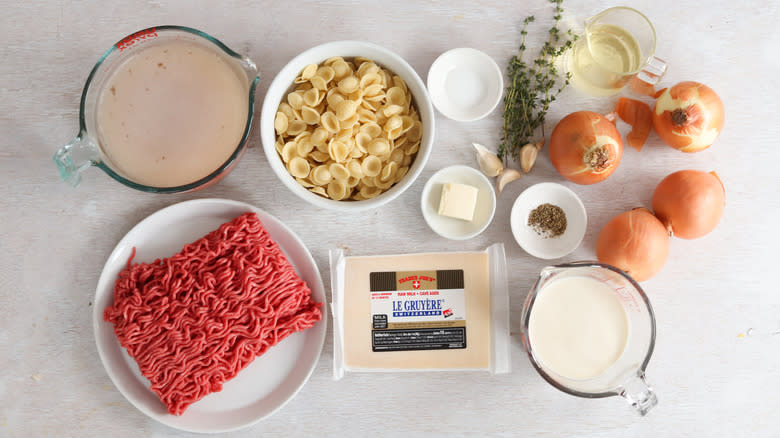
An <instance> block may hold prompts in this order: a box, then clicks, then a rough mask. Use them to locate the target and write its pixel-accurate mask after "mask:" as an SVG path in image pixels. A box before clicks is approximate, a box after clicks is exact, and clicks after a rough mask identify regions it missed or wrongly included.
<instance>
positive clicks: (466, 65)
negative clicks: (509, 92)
mask: <svg viewBox="0 0 780 438" xmlns="http://www.w3.org/2000/svg"><path fill="white" fill-rule="evenodd" d="M503 91H504V77H503V76H502V74H501V69H500V68H498V64H496V61H494V60H493V58H491V57H490V56H488V55H487V54H486V53H484V52H480V51H479V50H476V49H470V48H466V47H461V48H458V49H452V50H449V51H447V52H444V53H443V54H441V55H440V56H439V57H438V58H436V61H434V62H433V64H432V65H431V68H430V70H428V93H430V95H431V100H432V101H433V105H434V106H435V107H436V109H438V110H439V112H440V113H442V114H444V115H445V116H446V117H448V118H450V119H453V120H457V121H459V122H471V121H474V120H479V119H481V118H483V117H485V116H487V115H488V114H490V112H491V111H493V109H494V108H495V107H496V105H498V102H500V101H501V94H502V93H503Z"/></svg>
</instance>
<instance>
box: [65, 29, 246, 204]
mask: <svg viewBox="0 0 780 438" xmlns="http://www.w3.org/2000/svg"><path fill="white" fill-rule="evenodd" d="M174 40H176V41H184V42H187V43H193V44H197V45H198V47H203V48H204V49H206V50H209V51H210V52H213V53H214V55H215V56H217V57H219V58H221V59H222V60H224V61H225V63H227V64H228V65H229V66H230V69H231V70H235V73H236V75H238V78H239V80H240V81H243V80H246V84H243V83H242V87H245V88H246V90H247V96H246V105H248V113H247V119H246V123H245V124H244V125H243V126H244V127H243V135H241V137H240V141H238V142H237V144H236V145H235V149H234V150H233V149H231V150H232V153H230V155H229V157H228V158H227V159H226V160H224V162H222V158H220V159H219V162H221V163H222V164H221V165H218V166H214V167H216V168H214V167H210V168H209V169H208V170H206V171H205V172H201V173H200V174H199V176H197V177H193V179H194V180H190V181H188V182H187V183H176V184H175V185H174V186H162V185H161V186H153V185H149V184H145V183H143V182H139V181H138V180H134V179H133V178H132V177H129V176H128V174H127V172H123V170H122V169H120V168H119V166H117V165H116V164H114V163H112V160H111V158H110V156H109V154H108V153H107V152H106V149H105V144H104V140H103V138H102V137H103V136H102V135H101V133H100V132H101V130H100V129H99V117H98V106H99V104H100V99H101V96H102V94H103V92H104V90H106V87H107V83H108V82H109V80H110V79H111V78H112V75H113V74H114V73H115V72H117V70H118V69H119V68H121V66H122V65H123V64H124V63H125V62H126V61H127V60H128V59H130V58H131V57H133V56H134V55H135V54H136V53H138V52H139V51H140V50H143V49H144V48H148V47H153V46H154V45H159V44H165V43H170V42H172V41H174ZM190 54H191V53H190ZM161 67H163V68H164V66H162V65H161ZM259 80H260V77H259V73H258V69H257V66H256V65H255V63H254V62H252V60H250V59H249V58H247V57H245V56H241V55H239V54H238V53H236V52H234V51H232V50H231V49H230V48H228V47H227V46H226V45H224V44H223V43H222V42H220V41H219V40H217V39H216V38H214V37H212V36H210V35H208V34H206V33H204V32H201V31H199V30H196V29H192V28H188V27H182V26H157V27H152V28H148V29H144V30H141V31H138V32H135V33H133V34H131V35H128V36H127V37H125V38H123V39H121V40H120V41H119V42H117V43H116V44H114V45H113V46H112V47H111V48H110V49H108V51H107V52H106V53H105V54H104V55H103V56H102V57H101V58H100V60H99V61H98V62H97V64H95V66H94V68H93V69H92V71H91V72H90V74H89V77H88V78H87V81H86V84H85V85H84V90H83V92H82V95H81V108H80V112H79V133H78V135H76V137H75V138H74V139H73V140H72V141H71V142H70V143H68V144H67V145H65V146H63V147H62V148H60V149H59V150H58V151H57V153H56V154H55V155H54V157H53V159H54V162H55V163H56V165H57V167H58V169H59V172H60V176H61V177H62V179H63V180H64V181H66V182H68V183H69V184H71V185H73V186H74V187H75V186H78V184H79V183H80V181H81V172H83V171H84V170H86V169H87V168H89V167H91V166H96V167H98V168H100V169H101V170H103V171H104V172H106V173H107V174H108V175H109V176H111V177H112V178H114V179H115V180H117V181H119V182H120V183H122V184H124V185H126V186H128V187H131V188H134V189H137V190H142V191H146V192H155V193H176V192H187V191H192V190H196V189H200V188H203V187H206V186H208V185H211V184H213V183H215V182H217V181H219V180H220V179H221V178H222V177H224V176H225V175H226V174H227V173H229V172H230V170H232V168H233V167H234V166H235V164H236V163H237V161H238V160H239V159H240V157H241V156H242V154H243V152H244V149H245V146H246V142H247V139H248V138H249V130H250V127H251V125H252V118H253V112H254V100H255V96H254V94H255V88H256V87H257V84H258V82H259ZM148 90H149V88H147V91H148ZM112 91H113V90H112ZM242 105H243V104H242ZM241 111H242V112H243V111H244V109H243V108H241ZM240 123H243V121H241V122H240ZM196 125H197V121H193V122H191V126H192V127H193V128H194V127H195V126H196ZM235 132H236V133H237V132H238V131H237V130H236V131H235ZM231 148H232V143H231ZM162 159H163V160H164V159H165V156H164V155H163V156H162ZM211 169H213V171H211ZM209 172H210V173H209Z"/></svg>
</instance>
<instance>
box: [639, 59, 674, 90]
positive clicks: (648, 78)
mask: <svg viewBox="0 0 780 438" xmlns="http://www.w3.org/2000/svg"><path fill="white" fill-rule="evenodd" d="M668 67H669V65H668V64H667V63H666V61H664V60H663V59H661V58H658V57H656V56H651V57H650V59H648V60H647V63H646V64H645V66H644V68H642V71H640V72H639V74H637V76H636V77H637V78H638V79H641V80H642V81H644V82H647V83H648V84H650V85H655V84H657V83H658V81H660V80H661V78H663V77H664V74H665V73H666V69H667V68H668Z"/></svg>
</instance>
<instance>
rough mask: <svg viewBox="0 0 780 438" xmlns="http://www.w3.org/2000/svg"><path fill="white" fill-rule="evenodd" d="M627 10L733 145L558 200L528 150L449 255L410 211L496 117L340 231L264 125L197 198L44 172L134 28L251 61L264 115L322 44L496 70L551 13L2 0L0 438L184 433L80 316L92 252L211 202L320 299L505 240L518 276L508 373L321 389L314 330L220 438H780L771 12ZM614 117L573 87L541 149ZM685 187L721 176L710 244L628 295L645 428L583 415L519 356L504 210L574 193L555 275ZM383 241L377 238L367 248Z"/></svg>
mask: <svg viewBox="0 0 780 438" xmlns="http://www.w3.org/2000/svg"><path fill="white" fill-rule="evenodd" d="M582 3H583V2H573V1H572V2H567V3H566V4H564V6H565V8H566V13H565V18H566V20H569V21H571V22H578V21H581V20H582V19H584V18H585V17H587V16H589V15H590V14H592V13H594V12H597V11H598V10H600V9H603V8H605V7H607V6H610V5H612V3H604V2H595V1H594V2H588V3H587V4H582ZM624 3H625V4H628V5H631V6H633V7H635V8H637V9H639V10H642V11H644V12H646V13H647V15H648V16H649V17H650V18H651V20H652V21H653V22H654V23H655V26H656V29H657V32H658V35H659V41H658V53H659V56H660V57H662V58H664V59H666V60H668V61H669V63H670V64H671V67H670V69H669V72H668V74H667V76H666V78H665V80H664V81H663V83H664V84H666V85H670V84H673V83H676V82H678V81H681V80H689V79H694V80H698V81H701V82H703V83H706V84H708V85H710V86H711V87H712V88H714V89H715V90H716V91H717V92H718V93H719V95H720V96H721V98H722V99H723V102H724V103H725V107H726V125H725V128H724V130H723V133H722V134H721V136H720V137H719V138H718V140H717V142H716V143H715V145H714V146H713V147H711V148H710V149H708V150H706V151H704V152H700V153H697V154H683V153H681V152H677V151H675V150H673V149H671V148H669V147H666V146H664V145H662V144H661V142H660V140H659V139H658V137H657V136H655V134H653V135H652V136H651V137H650V140H649V144H648V145H647V146H646V147H645V149H644V150H643V151H642V152H641V153H640V152H637V151H635V150H633V149H631V148H626V150H625V153H624V156H623V161H622V162H621V164H620V167H619V169H618V170H617V172H616V173H615V174H614V175H613V176H612V177H611V178H610V179H608V180H607V181H606V182H603V183H600V184H597V185H595V186H577V185H575V184H571V183H568V182H566V181H563V180H562V178H560V177H559V176H558V175H557V173H556V172H555V170H554V169H553V168H552V166H551V164H550V161H549V158H548V155H547V154H546V152H544V153H542V154H541V156H540V158H539V160H538V164H537V165H536V168H535V169H534V170H533V172H532V173H531V174H530V175H528V176H525V177H523V179H522V180H521V181H519V182H516V183H513V184H512V185H510V186H509V187H508V188H507V190H506V192H505V193H503V194H502V195H501V197H500V199H499V203H498V208H497V211H496V216H495V219H494V220H493V223H492V224H491V225H490V227H489V228H488V230H487V231H486V232H485V233H484V234H482V235H480V236H479V237H477V238H474V239H471V240H468V241H465V242H462V243H457V242H453V241H448V240H445V239H443V238H441V237H438V236H437V235H435V234H434V233H433V232H431V230H429V229H428V227H427V225H426V224H425V222H424V220H423V218H422V215H421V213H420V206H419V198H420V192H421V190H422V187H423V184H424V182H425V180H426V179H427V178H428V177H430V175H432V174H433V173H434V172H435V171H436V170H438V169H441V168H442V167H445V166H447V165H450V164H468V165H472V166H475V165H476V162H475V159H474V153H473V149H472V148H471V146H470V143H471V142H472V141H478V142H481V143H483V144H486V145H492V146H494V145H496V144H497V143H498V141H499V137H500V126H501V111H500V109H499V110H496V111H495V112H494V113H492V114H491V115H490V116H489V117H488V118H486V119H484V120H481V121H478V122H473V123H459V122H454V121H450V120H447V119H445V118H444V117H443V116H441V115H440V114H438V113H437V120H436V121H437V127H436V128H437V129H436V140H435V149H434V151H433V153H432V155H431V159H430V161H429V163H428V165H427V166H426V168H425V169H424V171H423V173H422V175H421V176H420V178H419V180H418V181H416V183H415V184H414V185H413V186H412V187H411V188H410V189H409V190H408V191H407V192H406V193H404V194H403V195H402V196H400V197H399V198H398V199H396V200H395V201H393V202H392V203H391V204H389V206H387V207H386V208H381V209H378V210H375V211H370V212H368V213H361V214H354V215H343V214H336V213H333V212H330V211H324V210H319V209H316V208H314V207H310V206H308V205H301V203H300V202H299V200H298V199H297V198H294V197H293V195H291V193H290V192H289V191H288V190H287V189H286V188H284V187H283V186H282V185H281V184H280V183H279V182H278V180H277V178H276V176H274V175H273V174H272V172H271V170H270V167H269V166H268V163H267V162H266V159H265V156H264V155H263V153H262V149H261V147H260V137H259V133H260V130H259V129H258V127H257V126H255V129H254V130H253V132H252V137H251V139H250V148H249V150H248V151H247V153H246V154H245V156H244V158H243V160H242V161H241V162H240V163H239V164H238V166H237V168H236V169H235V170H234V171H233V173H231V174H230V175H229V176H228V177H227V178H226V179H225V180H223V181H222V182H220V183H219V184H217V185H216V186H214V187H211V188H208V189H205V190H203V191H200V192H196V193H192V194H184V195H173V196H155V195H150V194H145V193H140V192H136V191H133V190H131V189H128V188H125V187H124V186H122V185H120V184H118V183H116V182H115V181H113V180H112V179H110V178H109V177H108V176H107V175H105V174H103V173H102V172H101V171H99V170H97V169H92V170H90V171H89V172H87V173H86V174H85V175H84V181H83V184H82V186H81V187H79V188H76V189H74V188H72V187H69V186H68V185H66V184H65V183H63V182H61V181H59V178H58V175H57V171H56V169H55V167H54V164H53V163H52V161H51V156H52V154H53V153H54V152H55V150H56V149H57V148H58V147H59V146H60V145H61V144H64V143H66V142H67V141H69V140H70V139H71V138H72V136H73V135H74V134H75V133H76V130H77V124H78V120H77V117H78V104H79V97H80V95H81V90H82V86H83V83H84V80H85V79H86V76H87V74H88V72H89V70H90V69H91V67H92V65H93V63H94V62H95V61H96V60H97V59H98V58H99V57H100V55H101V54H102V53H103V52H104V51H105V50H106V49H107V48H108V47H109V46H110V45H111V44H113V43H114V42H116V41H117V40H118V39H120V38H122V37H123V36H125V35H127V34H130V33H132V32H134V31H136V30H139V29H141V28H144V27H148V26H151V25H156V24H182V25H187V26H191V27H195V28H200V29H202V30H204V31H207V32H209V33H210V34H212V35H214V36H216V37H218V38H220V39H221V40H222V41H224V42H225V43H226V44H227V45H229V46H230V47H232V48H234V49H235V50H237V51H238V52H241V53H244V54H247V55H249V56H250V57H251V58H252V59H254V60H255V61H256V62H257V63H258V64H259V66H260V68H261V70H262V74H263V77H262V80H261V82H260V86H259V92H258V95H257V100H256V102H257V104H256V110H257V113H258V114H259V110H260V104H261V102H262V99H263V97H264V96H265V91H266V88H267V87H268V85H269V83H270V81H271V80H272V78H273V77H274V75H275V74H276V72H278V71H279V70H280V69H281V67H282V66H283V65H284V64H285V63H286V62H287V61H288V60H290V59H291V58H292V57H293V56H295V55H296V54H298V53H299V52H301V51H303V50H304V49H306V48H309V47H311V46H314V45H316V44H319V43H322V42H325V41H330V40H337V39H367V40H371V41H373V42H375V43H378V44H380V45H383V46H386V47H388V48H390V49H392V50H394V51H396V52H397V53H399V54H400V55H402V56H403V57H404V58H406V59H407V60H408V61H409V62H410V64H411V65H412V66H413V67H414V68H415V69H416V70H417V72H418V73H419V74H420V76H421V77H422V78H423V79H425V77H426V75H427V71H428V68H429V67H430V65H431V63H432V62H433V60H434V59H435V58H436V56H438V55H439V54H440V53H442V52H444V51H445V50H447V49H450V48H454V47H460V46H469V47H475V48H477V49H480V50H483V51H485V52H487V53H488V54H489V55H491V56H492V57H493V58H494V59H495V60H496V61H497V62H498V63H499V65H501V66H502V68H503V67H504V66H505V65H506V63H507V61H508V60H509V58H510V56H511V55H512V54H513V53H514V51H515V48H516V46H517V45H518V41H519V26H518V24H519V23H520V22H521V20H522V19H523V18H524V17H525V16H526V15H529V14H534V15H536V16H537V24H536V25H534V26H533V27H532V28H531V32H530V35H529V37H528V45H529V47H538V46H539V44H540V42H541V41H542V39H543V38H544V37H545V36H546V29H547V27H548V25H549V23H550V22H551V21H550V20H551V16H552V13H551V8H550V7H549V5H548V3H547V2H545V1H543V0H534V1H526V2H518V1H476V2H475V1H460V0H458V1H447V2H444V1H442V2H430V1H429V2H415V1H396V2H385V1H372V2H357V1H351V2H343V3H342V2H318V1H295V2H260V1H254V2H252V1H246V0H242V1H230V2H207V1H199V2H187V1H177V2H171V3H168V2H159V1H147V2H120V1H116V0H109V1H105V2H87V1H65V0H59V1H31V2H20V1H8V0H3V1H2V2H1V4H0V10H2V14H0V138H1V139H2V140H0V142H2V147H0V181H1V183H0V187H2V193H1V194H0V351H1V353H0V436H9V437H27V436H34V437H38V436H185V435H187V434H185V433H181V432H178V431H176V430H174V429H170V428H168V427H166V426H163V425H161V424H158V423H156V422H155V421H153V420H151V419H149V418H147V417H146V416H145V415H144V414H142V413H141V412H139V411H138V410H136V409H135V408H134V407H133V406H132V405H130V404H129V403H128V402H127V401H126V400H125V399H124V398H123V396H122V395H121V394H120V393H119V392H118V391H117V390H116V389H115V388H114V386H113V385H112V383H111V381H110V380H109V378H108V376H107V374H106V372H105V371H104V369H103V366H102V364H101V362H100V360H99V358H98V354H97V350H96V347H95V343H94V340H93V339H94V338H93V333H92V319H91V318H92V307H91V303H92V300H93V296H94V293H95V286H96V284H97V280H98V275H99V273H100V271H101V269H102V266H103V264H104V262H105V260H106V258H107V257H108V254H109V253H110V252H111V250H112V249H113V247H114V245H115V244H116V243H117V242H118V241H119V239H120V238H121V237H122V236H123V235H124V234H125V233H126V232H127V231H128V230H129V229H130V228H131V227H133V226H134V225H135V224H136V223H137V222H138V221H140V220H141V219H143V218H144V217H146V216H147V215H149V214H151V213H153V212H155V211H157V210H159V209H160V208H163V207H165V206H168V205H171V204H173V203H176V202H179V201H183V200H188V199H195V198H203V197H223V198H230V199H236V200H240V201H245V202H249V203H252V204H254V205H257V206H259V207H261V208H263V209H265V210H266V211H268V212H269V213H271V214H273V215H275V216H276V217H278V218H280V219H281V220H283V221H284V222H286V223H287V224H288V225H289V226H290V227H291V228H292V229H293V230H294V231H295V232H296V233H298V234H299V236H300V237H301V238H302V239H303V241H304V242H305V243H306V244H307V245H308V247H309V248H310V250H311V252H312V254H313V255H314V258H315V260H316V261H317V263H318V265H319V268H320V270H321V271H322V273H323V280H324V281H325V284H326V285H328V284H329V281H330V280H329V274H328V261H327V254H328V250H329V249H331V248H336V247H348V248H350V249H352V251H353V253H355V254H382V253H399V252H415V251H422V250H442V251H452V250H460V249H466V250H475V249H481V248H484V247H486V246H487V245H489V244H490V243H493V242H504V243H505V245H506V251H507V256H508V263H509V269H510V272H511V275H510V290H511V297H510V302H511V313H512V316H513V320H512V324H511V327H512V334H513V337H512V349H511V353H512V366H513V370H512V372H511V374H508V375H501V376H491V375H489V374H486V373H479V372H477V373H438V374H436V373H428V374H424V373H420V374H402V375H394V374H363V375H348V376H347V377H346V378H344V379H343V380H341V381H338V382H336V381H332V380H331V367H332V359H333V344H332V339H331V334H332V330H331V328H330V327H329V333H328V339H327V341H326V343H325V346H324V348H323V351H322V356H321V359H320V362H319V364H318V365H317V368H316V370H315V372H314V374H313V376H312V378H311V380H310V381H309V382H308V383H307V384H306V385H305V386H304V388H303V389H302V391H301V392H300V393H299V394H298V396H297V397H296V398H295V399H293V400H292V401H291V402H290V403H289V404H288V405H287V406H285V407H284V408H283V409H282V410H281V411H279V412H278V413H276V414H275V415H273V416H272V417H270V418H268V419H267V420H265V421H263V422H261V423H259V424H257V425H255V426H254V427H252V428H250V429H246V430H244V431H241V432H236V433H234V434H231V435H230V436H259V435H264V434H268V435H269V436H355V437H358V436H366V435H367V434H369V433H374V434H376V435H379V436H423V435H425V436H585V437H607V436H610V437H626V436H734V437H736V436H751V437H754V436H755V437H777V436H780V416H779V415H778V414H779V413H780V335H774V336H773V335H772V334H771V333H772V332H776V331H779V330H780V287H778V285H777V281H776V277H775V273H776V272H777V270H778V267H777V261H776V254H777V246H778V244H780V233H779V232H778V226H780V202H779V201H780V195H779V194H778V189H779V188H780V184H779V183H780V178H779V177H778V172H779V171H778V169H779V168H780V166H778V162H780V148H779V147H778V138H780V128H778V126H779V124H778V121H777V120H778V119H777V110H778V104H777V102H778V100H779V99H780V93H778V91H777V90H778V88H777V85H776V83H777V75H778V73H780V61H778V60H780V57H778V56H777V43H778V42H779V41H780V26H778V18H780V11H779V10H778V6H777V2H762V1H752V2H733V1H726V0H719V1H712V2H706V4H707V5H706V6H699V4H700V3H701V2H693V1H691V2H680V1H677V0H633V1H626V2H624ZM219 4H222V6H218V5H219ZM615 101H616V98H605V99H594V98H589V97H587V96H585V95H583V94H581V93H579V92H578V91H577V90H574V89H568V90H567V91H565V93H564V94H563V95H562V96H561V97H560V98H559V100H558V101H557V102H556V103H555V104H554V105H553V107H552V109H551V111H550V113H549V115H548V121H547V133H548V135H549V132H551V131H550V130H551V128H552V127H553V126H554V124H555V122H556V121H557V120H559V119H560V118H561V117H563V116H564V115H565V114H568V113H569V112H572V111H575V110H585V109H587V110H594V111H600V112H606V111H608V110H609V109H610V107H611V106H612V105H614V103H615ZM685 168H693V169H702V170H708V171H709V170H717V172H718V173H719V175H720V176H721V178H722V180H723V182H724V184H725V186H726V189H727V207H726V210H725V214H724V216H723V219H722V221H721V223H720V225H719V226H718V227H717V228H716V230H715V231H714V232H713V233H711V234H710V235H708V236H706V237H704V238H701V239H699V240H695V241H684V240H677V239H674V240H672V242H671V251H670V256H669V260H668V262H667V264H666V266H665V267H664V269H663V271H661V273H660V274H659V275H658V276H656V277H655V278H653V279H651V280H649V281H647V282H645V283H644V284H643V287H644V288H645V289H646V290H647V292H648V294H649V296H650V298H651V300H652V303H653V305H654V307H655V311H656V313H657V320H658V341H657V345H656V350H655V354H654V355H653V358H652V360H651V362H650V366H649V369H648V378H649V380H650V382H651V383H652V384H653V385H654V387H655V389H656V391H657V393H658V397H659V400H660V403H659V405H658V406H657V407H656V408H655V409H654V410H653V411H651V413H650V414H649V416H647V417H645V418H639V417H638V416H636V415H635V414H634V413H633V412H631V411H630V410H629V407H628V406H627V405H626V403H625V402H624V401H623V400H621V399H619V398H608V399H601V400H586V399H579V398H575V397H571V396H568V395H566V394H563V393H561V392H559V391H557V390H555V389H554V388H552V387H551V386H549V385H548V384H547V383H545V382H544V381H543V380H542V379H541V378H540V377H539V376H538V375H537V374H536V372H535V371H534V370H533V369H532V368H531V366H530V364H529V362H528V361H527V359H526V357H525V352H524V351H523V349H522V346H521V344H520V338H519V322H520V320H519V317H518V316H519V314H520V310H521V307H522V304H523V300H524V298H525V296H526V294H527V291H528V289H529V288H530V286H531V284H532V283H533V282H534V280H535V278H536V274H537V273H538V272H539V270H540V269H541V268H542V267H543V266H545V265H547V264H548V262H545V261H543V260H537V259H534V258H532V257H531V256H529V255H527V254H525V253H524V252H523V250H522V249H521V248H520V247H519V246H518V245H517V244H516V243H515V242H514V241H513V238H512V235H511V231H510V228H509V212H510V209H511V205H512V202H513V200H514V199H515V198H516V197H517V195H518V194H519V193H520V192H521V191H522V190H523V189H524V188H526V187H528V186H529V185H531V184H533V183H536V182H540V181H556V182H562V183H563V184H565V185H566V186H568V187H570V188H572V189H573V190H574V191H575V192H576V193H578V194H579V195H580V197H581V198H582V199H583V201H584V203H585V205H586V207H587V208H588V213H589V221H590V223H589V224H588V229H587V234H586V236H585V240H584V242H583V244H582V246H581V247H580V248H579V249H578V250H577V251H575V252H574V253H573V254H571V255H570V256H567V257H565V258H563V259H561V260H559V261H560V262H563V261H572V260H578V259H593V258H594V257H595V253H594V246H595V241H596V236H597V235H598V231H599V230H600V228H601V227H602V226H603V225H604V224H605V223H606V222H607V221H608V220H609V219H610V218H611V217H612V216H614V215H616V214H618V213H621V212H623V211H625V210H627V209H629V208H631V207H635V206H641V205H644V206H649V202H650V197H651V195H652V191H653V188H654V187H655V185H656V184H657V182H658V181H660V179H661V178H662V177H664V176H665V175H667V174H669V173H671V172H673V171H676V170H680V169H685ZM377 233H379V234H378V237H379V238H376V239H366V238H365V236H366V235H377ZM327 293H328V296H330V290H329V288H328V291H327ZM751 328H752V329H753V331H751V332H749V330H750V329H751ZM749 333H750V334H749Z"/></svg>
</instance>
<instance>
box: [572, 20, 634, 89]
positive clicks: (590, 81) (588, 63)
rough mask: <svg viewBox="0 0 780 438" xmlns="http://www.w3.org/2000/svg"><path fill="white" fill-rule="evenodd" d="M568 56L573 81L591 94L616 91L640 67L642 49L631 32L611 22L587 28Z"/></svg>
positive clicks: (576, 85)
mask: <svg viewBox="0 0 780 438" xmlns="http://www.w3.org/2000/svg"><path fill="white" fill-rule="evenodd" d="M587 32H588V34H587V38H586V39H584V40H582V41H581V42H580V43H579V44H577V45H576V46H575V47H574V49H573V50H572V54H571V57H570V59H569V63H568V64H569V65H568V68H569V72H570V73H571V74H572V78H571V81H572V84H574V86H575V87H577V88H579V89H581V90H582V91H584V92H586V93H589V94H594V95H610V94H614V93H617V92H618V91H619V90H620V89H621V88H623V86H624V85H626V83H627V82H628V81H629V80H630V79H631V76H632V73H635V72H636V71H637V70H639V69H640V68H641V67H642V63H643V60H642V49H641V48H640V46H639V42H638V41H637V40H636V38H635V37H634V36H633V35H632V34H631V32H629V31H627V30H625V29H623V28H622V27H619V26H615V25H613V24H597V25H594V26H591V27H589V28H588V31H587Z"/></svg>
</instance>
